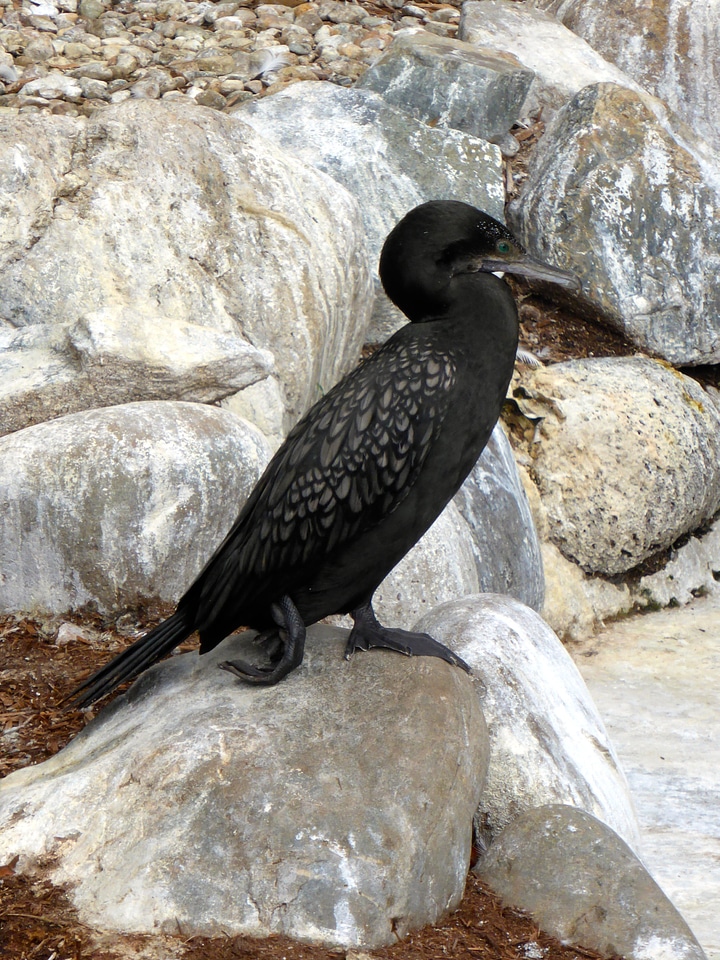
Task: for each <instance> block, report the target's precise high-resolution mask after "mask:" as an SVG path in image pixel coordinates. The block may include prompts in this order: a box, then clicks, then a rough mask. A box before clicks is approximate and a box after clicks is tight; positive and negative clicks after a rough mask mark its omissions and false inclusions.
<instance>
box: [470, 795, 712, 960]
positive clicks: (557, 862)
mask: <svg viewBox="0 0 720 960" xmlns="http://www.w3.org/2000/svg"><path fill="white" fill-rule="evenodd" d="M475 872H476V873H478V874H479V875H480V876H481V877H482V879H483V880H485V882H486V883H488V884H489V886H490V887H492V889H493V890H494V891H495V892H496V893H498V894H499V895H500V896H501V897H502V898H503V900H504V901H505V902H507V903H509V904H512V905H513V906H515V907H519V908H520V909H521V910H526V911H527V912H528V913H529V914H530V915H531V916H532V918H533V919H534V920H535V921H536V922H537V923H538V925H539V926H540V927H541V928H542V929H543V930H544V931H545V932H546V933H550V934H552V935H553V936H555V937H557V938H558V939H559V940H561V941H562V942H563V943H574V944H579V945H582V946H585V947H590V948H591V949H593V950H597V951H598V952H599V953H601V954H603V955H604V956H610V955H611V954H612V955H613V956H615V955H616V954H617V955H620V956H623V957H626V958H627V960H667V958H669V957H672V958H673V960H705V954H704V952H703V950H702V948H701V946H700V944H699V943H698V942H697V940H696V939H695V937H694V936H693V934H692V931H691V930H690V928H689V927H688V925H687V924H686V923H685V921H684V920H683V918H682V917H681V916H680V914H679V913H678V911H677V910H676V909H675V907H674V906H673V905H672V903H671V902H670V901H669V900H668V898H667V897H666V896H665V894H664V893H663V892H662V890H661V889H660V887H659V886H658V885H657V883H656V882H655V881H654V880H653V878H652V877H651V876H650V874H649V873H648V872H647V870H646V869H645V867H644V866H643V865H642V863H641V862H640V860H638V858H637V857H636V856H635V854H634V853H633V852H632V850H630V848H629V847H628V846H627V844H626V843H624V842H623V841H622V840H621V839H620V837H618V836H617V834H615V833H613V831H612V830H611V829H610V828H609V827H607V826H606V825H605V824H604V823H601V822H600V821H599V820H596V819H595V817H592V816H590V814H588V813H585V812H584V811H582V810H577V809H575V808H574V807H570V806H560V805H550V806H544V807H539V808H537V809H535V810H527V811H525V813H522V814H520V816H518V817H517V819H515V820H514V821H513V822H512V823H511V824H510V826H508V827H507V828H506V829H505V830H504V831H503V832H502V833H501V834H500V836H499V837H498V838H497V839H496V840H495V841H494V842H493V844H492V846H491V847H490V849H489V850H488V852H487V854H486V855H485V856H484V857H483V859H482V860H481V861H480V862H479V863H478V864H477V866H476V867H475Z"/></svg>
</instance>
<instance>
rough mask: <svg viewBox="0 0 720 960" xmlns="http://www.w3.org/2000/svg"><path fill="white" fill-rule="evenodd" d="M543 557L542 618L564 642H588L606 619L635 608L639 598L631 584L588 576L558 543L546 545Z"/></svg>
mask: <svg viewBox="0 0 720 960" xmlns="http://www.w3.org/2000/svg"><path fill="white" fill-rule="evenodd" d="M542 558H543V569H544V571H545V601H544V603H543V605H542V608H541V610H540V615H541V616H542V618H543V620H545V622H546V623H547V624H548V625H549V626H550V627H552V629H553V630H554V632H555V633H556V634H557V635H558V637H560V639H561V640H576V641H577V640H585V639H586V638H587V637H589V636H592V635H593V633H594V632H595V631H596V629H597V627H598V625H599V624H602V623H603V621H604V620H607V619H611V618H613V617H619V616H622V615H623V614H625V613H629V612H630V611H631V610H632V609H633V605H634V601H635V596H636V595H635V594H634V593H631V591H630V588H629V586H628V585H627V584H625V583H612V582H611V581H610V580H606V579H605V578H604V577H599V576H588V575H587V574H586V573H584V572H583V571H582V570H581V568H580V567H579V566H578V565H577V564H576V563H574V562H573V561H572V560H568V559H567V557H565V556H563V554H562V553H560V551H559V550H558V548H557V547H556V546H555V544H554V543H551V542H549V541H545V542H543V544H542Z"/></svg>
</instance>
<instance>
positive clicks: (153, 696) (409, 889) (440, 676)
mask: <svg viewBox="0 0 720 960" xmlns="http://www.w3.org/2000/svg"><path fill="white" fill-rule="evenodd" d="M248 636H251V635H250V634H245V635H244V637H248ZM346 639H347V634H346V633H345V632H344V631H337V630H333V629H331V628H329V627H314V628H313V629H312V630H311V631H310V635H309V642H308V646H307V651H306V658H305V661H304V663H303V665H302V667H301V668H300V669H299V670H297V671H296V672H295V673H293V674H292V676H290V677H288V678H287V679H286V680H285V681H283V683H281V684H279V685H278V686H276V687H270V688H264V689H262V688H261V689H258V688H253V687H250V686H248V685H246V684H242V683H240V682H239V681H237V680H236V679H235V678H234V677H232V676H231V675H230V674H228V673H223V672H221V671H220V670H218V669H217V663H218V662H219V661H222V660H225V659H227V658H228V657H231V658H232V657H233V656H238V655H239V656H246V655H247V653H248V651H247V647H248V645H250V646H252V644H251V643H250V644H249V641H248V640H247V639H243V637H233V638H232V639H230V640H228V641H225V642H224V643H223V644H222V646H221V648H219V649H217V648H216V650H214V651H213V652H212V653H210V654H208V655H207V656H205V657H202V658H200V659H198V658H197V656H196V655H195V654H187V655H185V656H181V657H176V658H173V659H172V660H170V662H168V663H165V664H162V665H160V666H159V667H156V668H154V669H153V670H152V671H151V672H150V673H149V674H146V675H145V676H144V677H143V678H142V679H141V680H140V681H139V682H138V683H137V684H136V685H135V686H134V687H133V688H132V690H131V691H130V693H129V694H128V695H127V696H126V697H123V698H121V699H120V700H118V701H117V702H116V703H115V704H113V705H112V706H111V707H110V708H109V709H107V710H106V711H104V712H102V713H101V714H100V715H99V716H98V718H97V719H96V720H95V721H94V722H93V723H92V724H91V725H90V726H88V727H87V728H86V729H85V730H84V731H83V733H81V734H80V735H79V736H78V737H76V739H75V740H74V741H73V742H72V743H71V744H70V745H69V746H68V747H66V748H65V749H64V750H63V751H61V752H60V753H59V754H58V755H57V756H55V757H53V758H52V759H50V760H48V761H46V762H45V763H42V764H40V765H38V766H36V767H30V768H26V769H24V770H21V771H18V773H16V774H14V775H12V776H9V777H7V778H6V779H5V780H4V781H3V784H2V786H0V824H2V826H3V829H2V832H0V861H1V862H3V863H6V862H8V861H9V860H10V859H12V857H13V856H15V855H16V854H19V855H20V861H19V864H18V869H20V870H23V869H30V868H31V867H32V865H33V864H35V863H37V861H38V860H41V859H43V858H47V857H52V858H53V861H52V866H51V867H49V868H48V869H49V873H50V875H51V877H52V879H53V880H54V882H56V883H67V884H70V887H71V897H72V899H73V901H74V903H75V905H76V906H77V908H78V911H79V914H80V917H81V919H83V920H85V921H86V922H87V923H89V924H91V925H94V926H98V927H100V928H101V929H117V930H126V931H154V932H162V931H172V932H176V931H177V929H178V926H179V927H180V929H182V930H183V932H184V934H185V935H187V936H192V935H193V934H215V935H221V934H223V933H230V934H232V933H246V934H250V935H254V936H267V935H268V934H270V933H285V934H288V935H290V936H292V937H295V938H297V939H301V940H312V941H320V942H324V943H329V944H338V945H341V946H345V947H348V946H359V945H362V946H368V947H372V946H377V945H380V944H384V943H390V942H394V941H395V939H396V937H397V936H402V935H404V934H405V933H406V932H407V931H408V930H409V929H411V928H414V927H419V926H421V925H423V924H425V923H428V922H431V921H433V920H435V919H436V918H437V917H439V916H440V915H441V914H443V913H444V912H445V911H446V910H448V909H452V908H453V907H454V906H455V905H456V904H457V903H458V901H459V900H460V897H461V895H462V891H463V887H464V883H465V877H466V873H467V867H468V861H469V855H470V843H471V824H472V815H473V810H474V809H475V805H476V804H477V802H478V799H479V795H480V791H481V788H482V781H483V776H484V770H485V767H486V764H487V734H486V731H485V725H484V722H483V718H482V714H481V711H480V707H479V705H478V701H477V696H476V694H475V691H474V683H473V681H472V680H471V679H470V678H469V677H468V676H467V675H466V674H464V673H463V672H462V671H461V670H458V669H457V668H454V667H451V666H449V665H448V664H445V663H443V662H442V661H440V660H436V659H430V658H419V659H416V660H415V659H413V660H411V659H408V658H406V657H401V656H399V655H397V654H392V653H390V652H388V651H374V652H371V653H369V654H365V655H363V654H358V655H356V656H355V657H353V658H352V660H351V661H350V662H346V661H344V660H343V657H342V652H343V648H344V645H345V642H346ZM251 655H252V654H251ZM389 758H390V759H391V762H388V759H389Z"/></svg>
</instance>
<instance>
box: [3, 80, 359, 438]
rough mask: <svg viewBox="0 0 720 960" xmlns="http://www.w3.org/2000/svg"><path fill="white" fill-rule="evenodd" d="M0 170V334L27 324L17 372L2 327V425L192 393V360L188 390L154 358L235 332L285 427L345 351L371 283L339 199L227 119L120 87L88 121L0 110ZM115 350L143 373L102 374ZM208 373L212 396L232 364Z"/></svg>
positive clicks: (345, 362) (202, 349)
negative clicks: (280, 396)
mask: <svg viewBox="0 0 720 960" xmlns="http://www.w3.org/2000/svg"><path fill="white" fill-rule="evenodd" d="M159 144H162V149H158V145H159ZM0 182H1V183H2V185H3V186H2V192H3V194H4V195H5V196H6V200H8V201H10V202H5V201H3V202H0V237H1V238H2V239H1V240H0V301H2V304H3V318H4V320H5V321H7V323H8V325H9V326H10V327H11V328H12V329H11V330H10V333H14V332H15V329H17V328H22V333H23V334H24V332H25V331H26V330H28V329H29V328H36V330H34V331H33V334H34V336H33V337H32V338H31V339H32V342H31V344H30V345H29V346H31V347H32V350H34V351H36V352H35V353H31V354H28V355H27V356H28V361H29V363H28V367H29V369H28V371H27V376H26V379H24V380H23V374H22V369H23V366H22V363H23V356H24V354H23V350H22V347H23V343H21V342H17V343H15V342H14V346H15V348H16V349H15V357H16V360H17V363H16V367H17V370H16V373H15V379H17V380H18V388H17V389H18V391H19V399H18V398H16V401H15V403H14V405H13V403H12V396H8V395H7V392H6V393H5V398H4V402H5V403H6V404H9V405H10V406H11V407H12V409H13V411H14V414H13V416H14V418H15V419H14V420H13V422H12V425H11V428H12V429H17V428H18V427H20V426H25V425H28V424H30V423H32V422H37V420H40V419H48V418H49V417H52V416H57V415H58V414H59V413H62V412H73V411H76V410H80V409H86V408H88V407H92V406H97V405H100V404H110V403H122V402H125V401H128V400H141V399H146V398H151V397H158V396H162V397H163V398H168V397H173V398H178V397H183V398H185V399H188V398H190V399H203V400H204V399H206V398H207V395H208V394H207V393H205V394H203V393H202V392H201V390H200V388H199V387H198V385H197V380H200V381H202V379H203V375H202V370H201V369H197V370H196V371H195V374H196V375H195V385H194V387H193V386H191V382H192V378H190V381H191V382H189V383H182V382H180V383H176V391H177V392H175V393H173V392H172V384H170V386H168V384H167V383H166V384H165V388H164V392H163V393H162V394H158V392H157V383H156V380H157V378H156V376H155V375H154V373H155V369H156V368H157V367H158V366H159V367H161V368H162V367H163V366H166V367H168V368H170V370H171V371H172V368H173V367H174V365H175V362H176V361H177V360H178V355H183V356H182V357H180V359H181V360H182V363H184V364H186V365H189V366H190V367H191V368H192V367H193V362H192V358H193V355H194V356H195V364H194V365H195V366H196V367H198V368H202V367H203V365H204V366H205V368H207V366H208V364H210V365H213V366H214V365H215V361H216V359H217V355H218V352H225V351H227V353H228V356H229V358H233V357H235V358H237V356H238V353H239V352H240V344H241V343H242V344H244V347H245V351H246V353H247V356H246V358H245V361H244V362H245V364H246V366H248V371H247V373H246V375H245V383H251V382H252V381H253V380H257V379H258V377H260V376H263V375H265V374H266V373H267V372H268V369H269V367H268V357H267V354H266V353H265V352H264V350H269V351H271V352H272V354H273V356H274V359H275V366H276V369H277V372H278V377H279V380H280V382H281V383H282V387H283V392H284V399H285V406H286V427H287V426H289V425H290V424H291V423H292V422H294V421H295V420H296V419H297V417H298V416H299V415H300V414H301V413H303V412H304V411H305V409H306V408H307V407H308V406H309V404H310V403H311V402H312V401H313V400H315V399H317V396H318V386H320V388H321V389H327V388H328V387H329V386H331V385H332V384H333V383H334V382H335V381H336V380H337V379H338V377H339V376H340V375H341V374H343V373H345V372H346V370H347V369H348V367H349V366H350V365H352V363H354V362H355V361H356V359H357V357H358V355H359V351H360V346H361V344H362V342H363V341H364V338H365V329H366V325H367V321H368V318H369V313H370V309H371V306H372V295H371V289H372V288H371V280H370V270H369V266H368V256H367V253H366V245H365V237H364V230H363V226H362V223H361V220H360V216H359V211H358V207H357V204H356V202H355V201H354V200H353V198H352V197H351V196H350V195H349V194H348V193H347V192H346V191H345V190H343V189H342V188H341V187H340V186H338V185H337V184H336V183H334V182H333V181H330V180H328V178H327V177H325V176H323V175H322V174H321V173H320V172H319V171H317V170H314V169H312V168H308V167H307V166H306V165H305V164H302V163H300V162H298V160H296V159H294V158H293V157H290V156H288V155H287V154H284V153H283V152H282V151H280V150H278V149H277V148H276V147H274V146H273V145H272V144H270V143H268V142H267V141H265V140H263V138H262V137H259V136H258V135H257V132H256V131H255V130H253V129H252V128H250V127H248V126H246V125H245V124H243V123H241V122H239V121H238V120H237V119H232V118H230V117H226V116H223V115H222V114H220V113H219V112H218V111H214V110H205V109H201V108H197V109H193V110H192V111H189V110H187V109H186V108H184V107H182V106H181V105H176V104H173V103H171V102H166V101H162V102H156V101H150V100H135V99H130V100H128V101H127V102H125V103H123V104H120V105H118V106H109V107H107V108H106V109H104V110H101V111H96V112H95V113H93V115H92V116H91V117H90V118H89V119H86V118H84V117H81V118H77V119H72V120H71V119H68V118H65V117H55V116H50V115H43V116H34V115H32V114H21V115H6V116H3V117H2V118H0ZM0 199H1V198H0ZM78 325H79V327H78ZM66 328H67V333H66V334H65V335H64V339H63V334H64V331H65V329H66ZM198 328H204V330H199V329H198ZM43 334H44V335H45V337H46V344H47V349H46V351H45V354H44V355H43V356H40V355H38V354H37V351H38V350H40V351H41V353H42V350H41V347H42V342H43ZM5 336H6V337H7V336H8V331H7V330H6V331H5ZM165 341H167V342H168V344H169V346H168V351H169V356H168V357H163V344H164V342H165ZM221 341H222V342H221ZM58 342H59V343H60V345H61V349H60V351H59V352H58V350H57V345H58ZM259 351H263V352H259ZM48 354H49V355H50V356H49V357H48ZM53 354H55V356H54V360H55V367H59V369H55V368H53V369H52V370H50V369H48V364H49V361H50V360H51V359H53V356H52V355H53ZM145 354H147V356H144V355H145ZM119 356H122V357H125V358H126V359H125V364H126V365H127V364H128V363H130V359H131V360H132V362H133V363H135V364H136V365H137V364H138V363H140V364H142V363H145V365H146V366H147V367H148V368H149V371H150V375H149V376H148V377H147V381H146V383H145V384H144V383H143V377H142V375H141V374H138V373H137V372H135V373H134V374H133V376H132V377H131V378H130V380H129V382H128V381H127V379H126V377H125V375H124V373H125V371H123V375H118V376H117V377H116V379H115V381H113V378H112V376H111V375H110V373H109V372H108V370H107V369H106V367H107V366H108V364H107V363H105V364H103V362H102V361H103V358H109V360H110V362H111V364H112V363H115V362H117V358H118V357H119ZM128 357H129V358H130V359H127V358H128ZM236 365H237V360H236ZM181 366H182V364H181ZM230 367H232V364H230ZM78 374H79V375H78ZM223 374H224V375H223V377H222V382H221V383H220V384H215V385H214V387H213V391H212V394H211V396H212V399H219V397H220V396H227V395H229V394H232V393H233V392H235V391H236V390H237V388H238V381H237V371H236V370H233V369H230V370H228V368H227V367H226V368H225V369H224V371H223ZM174 376H175V378H176V380H177V374H175V375H174ZM215 376H216V377H218V376H220V372H219V370H218V372H217V373H216V374H215ZM168 377H169V379H170V380H172V375H171V374H168ZM28 378H29V379H28ZM3 379H4V378H3ZM166 379H167V378H166ZM180 379H181V380H182V378H180ZM144 387H145V389H143V388H144ZM8 389H9V386H8V385H7V384H4V391H7V390H8ZM33 390H34V391H35V392H36V393H37V395H38V397H39V398H40V399H38V400H36V402H35V403H34V405H31V408H30V410H29V412H28V419H26V421H25V422H24V423H21V422H18V417H19V412H18V411H19V410H20V409H21V407H22V398H23V397H27V396H28V395H29V394H31V393H32V392H33ZM1 413H2V411H1V410H0V414H1Z"/></svg>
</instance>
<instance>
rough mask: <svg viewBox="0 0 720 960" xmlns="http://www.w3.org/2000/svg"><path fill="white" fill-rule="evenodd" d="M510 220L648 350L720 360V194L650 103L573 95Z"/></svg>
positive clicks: (624, 96) (606, 87)
mask: <svg viewBox="0 0 720 960" xmlns="http://www.w3.org/2000/svg"><path fill="white" fill-rule="evenodd" d="M715 174H716V175H717V170H716V171H715ZM508 215H509V218H510V221H511V223H512V225H513V227H514V229H515V230H516V232H517V233H518V234H519V236H520V237H521V239H522V240H523V241H524V242H525V243H526V245H527V246H528V247H530V248H531V249H532V250H533V252H535V253H536V254H538V255H540V256H542V257H545V258H547V259H549V260H551V262H553V263H561V264H562V265H563V266H564V267H569V268H571V269H573V270H574V271H575V272H576V273H577V275H578V277H579V278H580V280H581V282H582V287H583V293H584V294H585V296H587V297H589V298H590V300H592V301H593V303H594V304H595V307H596V308H597V309H598V310H599V311H600V312H601V313H602V314H603V315H604V316H605V317H606V318H607V319H608V320H609V321H610V322H611V323H612V324H613V325H614V326H616V327H617V328H618V329H619V330H621V331H622V332H623V333H624V334H625V335H626V336H627V337H629V339H631V340H632V341H633V342H634V343H636V344H637V345H638V346H639V347H640V348H641V349H642V350H644V351H646V352H650V353H654V354H657V355H659V356H662V357H664V358H665V359H666V360H668V361H669V362H670V363H673V364H676V365H684V364H700V363H716V362H718V360H720V336H719V332H720V321H719V320H718V317H720V288H718V284H717V282H716V281H717V274H718V270H719V269H720V217H718V194H717V193H716V191H715V188H714V186H713V185H712V183H711V182H710V180H709V179H708V176H706V172H705V168H704V167H703V166H702V165H701V164H700V163H699V162H698V161H697V160H696V159H694V157H693V156H692V155H691V154H690V153H688V151H687V150H686V149H684V148H683V147H681V146H680V145H679V143H678V142H677V140H676V139H675V138H674V137H673V136H671V135H670V134H669V133H668V132H667V131H666V130H665V129H664V127H663V125H662V124H661V123H660V122H659V121H657V120H656V118H655V115H654V113H653V112H652V111H651V110H650V109H649V107H648V106H647V104H646V102H645V100H644V99H643V98H642V97H641V96H639V95H638V94H636V93H634V92H632V91H630V90H627V89H624V88H622V87H619V86H616V85H614V84H596V85H593V86H589V87H586V88H585V89H583V90H582V91H581V92H580V93H579V94H578V95H577V96H576V97H574V98H573V99H572V100H571V101H570V102H569V103H568V104H567V105H566V106H565V107H564V108H563V109H562V110H561V111H560V112H559V113H558V114H557V116H556V117H555V120H554V121H553V123H552V124H551V125H550V126H549V127H548V129H547V130H546V132H545V135H544V136H543V138H542V139H541V141H540V143H539V144H538V146H537V149H536V151H535V153H534V155H533V160H532V162H531V165H530V170H529V177H528V180H527V181H526V183H525V185H524V187H523V192H522V195H521V197H520V198H519V199H518V200H517V201H514V202H513V203H512V204H511V205H510V210H509V214H508Z"/></svg>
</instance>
